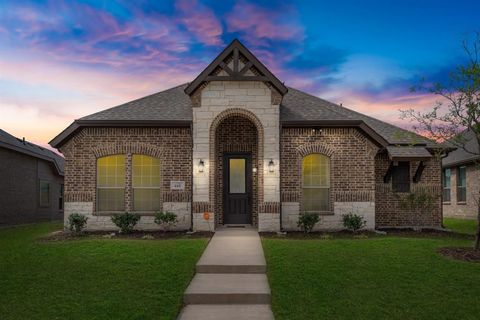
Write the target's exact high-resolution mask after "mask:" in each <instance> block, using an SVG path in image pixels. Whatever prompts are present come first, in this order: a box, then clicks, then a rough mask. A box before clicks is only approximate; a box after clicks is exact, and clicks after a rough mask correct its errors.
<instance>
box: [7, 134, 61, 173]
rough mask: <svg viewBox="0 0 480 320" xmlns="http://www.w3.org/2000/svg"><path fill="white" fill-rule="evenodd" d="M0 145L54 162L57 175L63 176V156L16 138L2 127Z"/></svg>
mask: <svg viewBox="0 0 480 320" xmlns="http://www.w3.org/2000/svg"><path fill="white" fill-rule="evenodd" d="M0 147H4V148H7V149H10V150H14V151H17V152H21V153H24V154H28V155H30V156H32V157H36V158H40V159H43V160H46V161H50V162H52V163H53V164H54V166H55V168H56V169H57V172H58V174H59V175H62V176H63V174H64V169H65V159H63V157H61V156H60V155H58V154H56V153H55V152H53V151H51V150H48V149H45V148H43V147H40V146H38V145H36V144H33V143H31V142H28V141H23V139H18V138H16V137H14V136H12V135H11V134H9V133H8V132H6V131H4V130H2V129H0Z"/></svg>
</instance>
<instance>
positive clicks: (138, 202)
mask: <svg viewBox="0 0 480 320" xmlns="http://www.w3.org/2000/svg"><path fill="white" fill-rule="evenodd" d="M160 172H161V171H160V159H158V158H154V157H150V156H146V155H141V154H134V155H133V156H132V188H133V210H134V211H144V212H145V211H159V210H160V209H161V207H160V204H161V199H160V187H161V175H160Z"/></svg>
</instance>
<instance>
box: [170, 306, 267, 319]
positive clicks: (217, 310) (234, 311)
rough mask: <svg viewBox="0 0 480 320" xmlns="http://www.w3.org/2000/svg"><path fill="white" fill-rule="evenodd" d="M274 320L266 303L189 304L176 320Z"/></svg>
mask: <svg viewBox="0 0 480 320" xmlns="http://www.w3.org/2000/svg"><path fill="white" fill-rule="evenodd" d="M225 319H229V320H274V317H273V313H272V310H271V308H270V306H269V305H268V304H233V305H232V304H223V305H222V304H210V305H206V304H189V305H187V306H185V307H184V308H183V310H182V312H181V313H180V316H179V317H178V320H225Z"/></svg>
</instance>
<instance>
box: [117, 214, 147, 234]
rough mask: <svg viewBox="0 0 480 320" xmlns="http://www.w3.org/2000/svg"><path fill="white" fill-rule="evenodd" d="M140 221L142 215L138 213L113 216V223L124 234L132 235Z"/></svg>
mask: <svg viewBox="0 0 480 320" xmlns="http://www.w3.org/2000/svg"><path fill="white" fill-rule="evenodd" d="M139 220H140V215H138V214H136V213H129V212H125V213H120V214H114V215H113V216H112V222H113V223H114V224H115V225H116V226H117V227H119V228H120V231H121V232H122V233H130V232H132V231H133V228H135V226H136V225H137V222H138V221H139Z"/></svg>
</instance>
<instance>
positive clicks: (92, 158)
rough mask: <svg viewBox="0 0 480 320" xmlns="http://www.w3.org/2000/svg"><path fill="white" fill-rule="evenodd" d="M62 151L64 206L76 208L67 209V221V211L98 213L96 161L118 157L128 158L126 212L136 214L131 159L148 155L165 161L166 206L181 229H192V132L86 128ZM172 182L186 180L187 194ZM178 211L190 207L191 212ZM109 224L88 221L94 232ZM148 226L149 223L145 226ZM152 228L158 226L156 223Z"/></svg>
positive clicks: (186, 129)
mask: <svg viewBox="0 0 480 320" xmlns="http://www.w3.org/2000/svg"><path fill="white" fill-rule="evenodd" d="M61 151H62V153H63V154H64V156H65V160H66V170H65V202H66V203H71V204H72V205H70V206H66V212H65V219H67V217H68V215H69V214H70V213H72V212H67V207H71V208H76V207H81V208H90V207H91V208H92V209H91V210H92V212H91V213H92V215H94V216H95V215H96V208H95V203H96V160H97V158H98V157H101V156H107V155H113V154H126V155H127V163H126V165H127V177H126V178H127V179H126V192H125V193H126V196H125V209H126V210H127V211H132V207H133V205H132V201H133V199H132V196H131V192H130V186H131V177H130V176H129V174H128V173H129V172H130V166H131V160H130V159H131V155H132V154H145V155H150V156H154V157H158V158H160V161H161V162H160V166H161V175H162V186H161V195H162V198H161V200H162V203H163V206H164V207H165V206H167V207H168V208H170V209H171V208H174V209H175V211H177V214H180V215H181V217H180V220H181V221H183V223H182V227H183V228H189V227H190V217H189V215H190V205H187V203H190V201H191V199H190V197H191V190H192V184H191V177H192V142H191V132H190V129H189V128H84V129H82V130H81V131H80V132H79V133H78V134H76V136H75V137H73V138H72V139H71V140H69V141H68V142H67V143H66V144H65V145H64V146H62V148H61ZM172 180H176V181H184V182H185V190H183V191H177V190H170V181H172ZM172 203H178V204H179V205H172ZM90 204H91V206H90ZM168 208H164V209H165V210H166V209H168ZM178 208H185V210H188V212H183V211H185V210H183V209H182V210H183V211H182V210H180V209H178ZM180 211H182V212H180ZM142 219H143V221H147V220H149V218H142ZM150 220H151V219H150ZM187 220H188V221H187ZM95 221H98V223H99V225H100V227H99V226H96V225H95ZM106 223H109V217H106V219H103V218H102V219H100V218H95V219H94V218H92V219H89V227H90V228H91V229H95V228H97V229H98V228H101V226H105V224H106ZM142 223H143V222H142ZM152 223H153V221H152ZM147 225H148V224H147V223H144V227H145V228H147ZM151 227H152V228H153V227H155V226H154V225H153V224H152V225H151Z"/></svg>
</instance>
